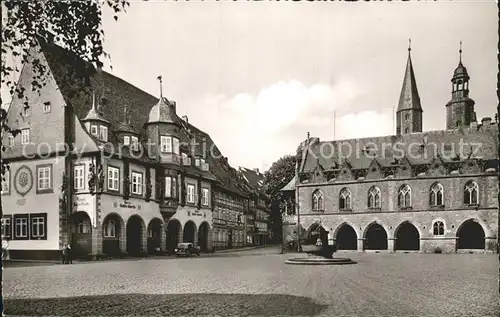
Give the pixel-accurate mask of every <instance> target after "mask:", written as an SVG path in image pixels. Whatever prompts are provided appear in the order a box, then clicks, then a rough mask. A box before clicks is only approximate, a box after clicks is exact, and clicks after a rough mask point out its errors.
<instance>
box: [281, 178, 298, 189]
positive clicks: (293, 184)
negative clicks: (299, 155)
mask: <svg viewBox="0 0 500 317" xmlns="http://www.w3.org/2000/svg"><path fill="white" fill-rule="evenodd" d="M296 184H297V176H294V177H293V178H292V180H291V181H290V182H289V183H288V184H286V185H285V187H283V188H282V189H280V191H282V192H287V191H294V190H295V185H296Z"/></svg>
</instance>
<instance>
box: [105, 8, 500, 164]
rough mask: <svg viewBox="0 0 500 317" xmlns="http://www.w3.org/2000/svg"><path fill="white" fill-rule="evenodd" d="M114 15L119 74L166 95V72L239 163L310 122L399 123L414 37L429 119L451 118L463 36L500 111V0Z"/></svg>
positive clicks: (193, 118)
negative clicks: (396, 115)
mask: <svg viewBox="0 0 500 317" xmlns="http://www.w3.org/2000/svg"><path fill="white" fill-rule="evenodd" d="M111 17H112V15H111V14H108V15H106V20H105V21H104V30H105V37H106V42H105V49H106V50H107V51H108V52H109V53H110V54H111V58H112V60H111V62H112V66H113V71H112V72H111V73H113V74H114V75H116V76H119V77H121V78H123V79H125V80H127V81H129V82H130V83H132V84H134V85H136V86H138V87H139V88H141V89H143V90H145V91H147V92H149V93H151V94H153V95H155V96H157V95H158V92H159V87H158V81H157V80H156V78H157V76H158V75H160V74H162V75H163V78H164V80H163V83H164V84H163V91H164V94H165V95H166V97H167V98H169V99H171V100H175V101H177V111H178V115H179V116H182V115H188V117H189V120H190V122H191V123H193V124H194V125H196V126H197V127H199V128H200V129H203V130H204V131H206V132H208V133H209V134H210V135H211V136H212V138H213V139H214V141H215V142H216V143H217V144H218V146H219V148H220V149H221V151H222V152H223V154H224V155H226V156H228V158H229V161H230V163H231V164H232V165H233V166H235V167H237V166H246V167H250V168H256V167H258V168H260V169H267V168H268V167H269V166H270V164H272V162H274V161H275V160H277V159H278V158H279V157H281V156H283V155H285V154H293V153H295V151H296V148H297V146H298V144H299V143H300V142H301V141H303V140H304V139H305V137H306V134H307V132H308V131H309V132H310V133H311V136H317V137H320V139H321V140H333V139H334V138H335V139H344V138H356V137H365V136H380V135H388V134H393V133H394V131H395V128H394V123H393V108H395V107H397V103H398V99H399V94H400V91H401V85H402V80H403V75H404V71H405V66H406V61H407V57H408V51H407V48H408V38H410V37H411V40H412V51H411V54H412V60H413V66H414V69H415V75H416V80H417V85H418V90H419V93H420V98H421V102H422V107H423V110H424V113H423V116H424V130H437V129H443V128H444V127H445V105H446V103H447V102H448V101H449V100H450V97H451V82H450V79H451V77H452V74H453V70H454V69H455V67H456V66H457V64H458V49H459V42H460V40H461V41H463V63H464V65H465V66H466V67H467V70H468V72H469V75H470V77H471V80H470V91H471V92H470V96H471V98H473V99H474V100H475V101H476V113H477V117H478V119H479V120H480V118H482V117H484V116H491V117H493V115H494V113H495V111H496V105H497V100H496V73H497V60H496V53H497V41H498V38H497V37H498V36H497V18H498V17H497V8H496V3H495V2H494V1H483V2H480V1H467V2H456V1H453V2H441V3H439V2H438V3H436V2H419V3H416V2H415V3H381V2H376V3H342V2H325V3H306V2H301V3H297V2H204V3H201V2H190V3H186V2H161V1H149V2H138V1H131V7H130V8H129V9H128V12H127V13H126V14H124V15H121V16H120V18H119V20H118V22H115V21H114V20H113V19H112V18H111ZM151 106H152V105H151ZM334 110H335V120H334ZM335 124H336V125H337V127H336V128H334V126H335ZM334 134H335V135H334Z"/></svg>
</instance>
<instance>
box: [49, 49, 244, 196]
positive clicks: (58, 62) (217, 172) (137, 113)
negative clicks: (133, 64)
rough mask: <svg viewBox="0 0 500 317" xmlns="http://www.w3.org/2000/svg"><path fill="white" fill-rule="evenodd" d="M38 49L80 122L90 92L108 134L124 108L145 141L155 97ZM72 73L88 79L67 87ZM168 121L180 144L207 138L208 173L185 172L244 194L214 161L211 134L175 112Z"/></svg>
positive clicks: (231, 172)
mask: <svg viewBox="0 0 500 317" xmlns="http://www.w3.org/2000/svg"><path fill="white" fill-rule="evenodd" d="M40 46H41V48H42V52H43V54H44V56H45V58H46V59H47V62H48V64H49V67H50V70H51V71H52V73H53V74H54V77H55V79H56V82H57V84H58V86H59V88H60V90H61V92H62V94H63V97H64V98H65V101H66V103H67V104H68V105H71V106H72V107H73V109H74V112H75V114H76V115H77V117H78V118H80V119H83V118H84V117H85V115H86V114H87V113H88V111H89V109H91V105H92V91H95V92H96V94H97V95H98V96H100V97H101V98H102V99H103V101H102V109H101V111H102V117H103V118H104V119H106V120H108V121H109V122H110V123H111V129H110V130H111V131H116V130H117V129H118V128H122V127H123V117H122V114H123V109H124V107H125V106H127V107H128V115H129V118H130V119H129V120H130V125H131V126H132V127H134V130H136V131H137V132H138V133H139V134H140V135H141V136H142V139H143V140H145V139H147V136H146V130H145V124H146V123H147V122H148V120H149V119H150V110H151V109H152V108H153V106H155V105H158V104H159V99H158V98H156V97H154V96H152V95H150V94H148V93H147V92H145V91H143V90H141V89H139V88H137V87H135V86H134V85H132V84H130V83H128V82H126V81H125V80H123V79H121V78H118V77H116V76H114V75H111V74H109V73H107V72H105V71H101V70H95V69H94V68H93V67H92V65H90V64H89V63H87V62H84V61H83V60H81V59H79V58H75V57H74V55H72V53H70V52H68V51H66V50H64V49H62V48H61V47H59V46H56V45H53V44H47V43H43V42H40ZM72 72H78V73H79V74H87V76H86V77H87V78H89V79H88V81H86V82H83V81H81V82H76V83H74V84H73V85H72V86H69V85H68V83H71V82H75V81H74V80H73V81H70V80H68V76H71V74H72ZM79 77H82V76H79ZM163 103H165V104H166V105H167V106H168V107H173V108H174V110H175V102H174V101H168V100H164V101H163ZM160 119H161V118H160ZM169 120H172V121H175V122H176V123H178V124H179V125H180V126H181V127H182V129H181V133H180V142H181V144H182V143H184V142H185V143H189V142H190V140H191V138H192V137H193V135H194V136H196V139H197V142H198V141H200V140H201V139H206V142H207V149H212V151H211V153H213V154H214V155H215V156H213V155H207V156H206V161H207V163H209V166H210V171H209V172H204V171H201V170H198V169H195V168H193V170H196V171H192V170H191V168H188V172H193V173H197V174H198V175H202V176H205V177H208V178H214V177H215V179H216V180H217V182H218V183H219V185H220V186H222V187H223V188H225V189H227V190H229V191H232V192H235V193H238V194H240V195H247V193H248V192H247V187H245V184H244V181H243V180H241V179H240V178H239V177H238V174H237V171H236V170H235V169H234V168H232V167H231V166H230V165H229V163H227V159H224V158H222V159H220V158H217V157H218V156H222V154H221V152H220V151H219V149H218V148H217V146H216V145H215V144H214V142H213V140H212V139H211V137H210V135H208V134H207V133H205V132H203V131H201V130H199V129H198V128H196V127H195V126H193V125H192V124H186V123H185V122H184V121H183V120H182V119H180V118H179V117H178V116H177V115H176V114H175V112H173V113H170V114H169ZM109 140H110V142H112V143H117V141H118V140H116V137H115V136H114V135H112V134H111V135H110V137H109ZM201 149H202V146H201V144H200V145H198V146H197V154H199V155H202V154H203V153H202V151H201ZM209 154H210V153H209Z"/></svg>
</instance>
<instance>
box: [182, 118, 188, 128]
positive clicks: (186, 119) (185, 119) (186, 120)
mask: <svg viewBox="0 0 500 317" xmlns="http://www.w3.org/2000/svg"><path fill="white" fill-rule="evenodd" d="M182 120H184V121H185V122H186V124H187V125H188V126H189V120H188V116H182Z"/></svg>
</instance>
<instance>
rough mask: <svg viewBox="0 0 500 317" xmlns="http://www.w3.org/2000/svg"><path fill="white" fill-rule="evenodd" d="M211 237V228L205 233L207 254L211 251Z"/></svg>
mask: <svg viewBox="0 0 500 317" xmlns="http://www.w3.org/2000/svg"><path fill="white" fill-rule="evenodd" d="M212 235H213V230H212V229H211V228H209V229H208V233H207V249H208V252H211V251H212V239H213V237H212Z"/></svg>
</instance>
